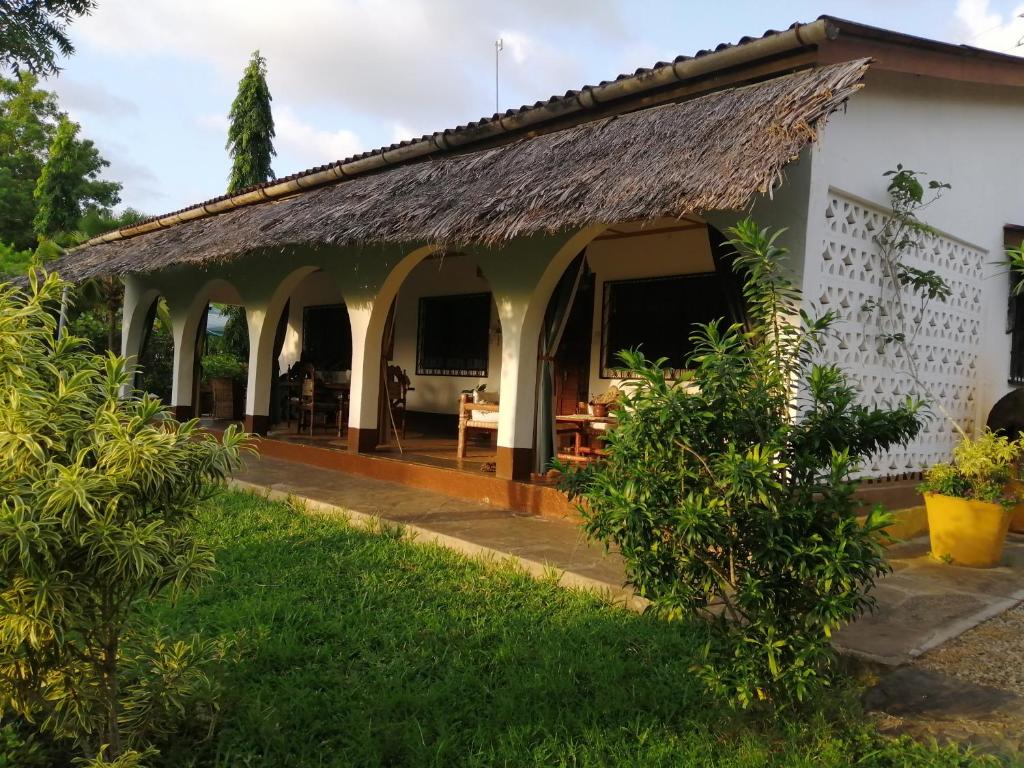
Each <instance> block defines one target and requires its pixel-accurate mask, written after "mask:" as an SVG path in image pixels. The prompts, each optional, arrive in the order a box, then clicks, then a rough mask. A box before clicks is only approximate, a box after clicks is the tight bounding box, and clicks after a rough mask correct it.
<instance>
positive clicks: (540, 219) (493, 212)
mask: <svg viewBox="0 0 1024 768" xmlns="http://www.w3.org/2000/svg"><path fill="white" fill-rule="evenodd" d="M867 65H868V62H867V61H866V60H857V61H851V62H846V63H843V64H834V65H830V66H824V67H818V68H815V69H810V70H807V71H803V72H798V73H796V74H791V75H787V76H784V77H778V78H774V79H772V80H768V81H765V82H762V83H758V84H755V85H750V86H746V87H743V88H734V89H730V90H724V91H719V92H716V93H711V94H708V95H706V96H702V97H700V98H697V99H693V100H692V101H686V102H683V103H680V104H666V105H663V106H658V107H652V108H649V109H645V110H642V111H638V112H632V113H629V114H625V115H619V116H616V117H608V118H603V119H600V120H594V121H591V122H587V123H583V124H581V125H578V126H574V127H571V128H567V129H564V130H561V131H558V132H555V133H550V134H546V135H542V136H536V137H533V138H524V139H520V140H518V141H516V142H513V143H510V144H506V145H503V146H499V147H496V148H493V149H488V150H482V151H477V152H472V153H467V154H463V155H453V156H447V157H444V158H441V159H437V160H432V161H426V162H420V163H413V164H409V165H405V166H398V167H394V168H391V169H388V170H386V171H382V172H379V173H375V174H372V175H367V176H362V177H357V178H355V179H352V180H350V181H344V182H340V183H338V184H334V185H332V186H327V187H320V188H318V189H313V190H310V191H308V192H304V193H301V194H297V195H295V196H293V197H289V198H286V199H282V200H279V201H275V202H267V203H261V204H257V205H252V206H249V207H245V208H239V209H236V210H233V211H230V212H227V213H223V214H220V215H217V216H213V217H210V218H206V219H199V220H195V221H190V222H185V223H182V224H177V225H175V226H172V227H169V228H167V229H164V230H159V231H156V232H150V233H147V234H142V235H137V236H135V237H132V238H130V239H126V240H121V241H115V242H111V243H105V244H100V245H94V246H89V247H85V248H81V249H79V250H77V251H75V252H73V253H70V254H68V255H67V256H66V257H65V258H64V259H62V262H61V263H60V265H59V266H58V267H57V268H58V269H59V270H60V271H61V272H62V273H63V274H64V275H65V276H66V277H69V278H71V279H76V280H80V279H84V278H88V277H94V276H98V275H110V274H126V273H132V272H136V273H141V272H151V271H156V270H160V269H163V268H166V267H168V266H171V265H173V264H181V263H191V264H200V263H207V262H215V261H224V260H229V259H232V258H235V257H237V256H239V255H242V254H244V253H247V252H251V251H253V250H258V249H264V248H280V247H285V246H293V245H308V246H314V247H316V246H321V245H332V244H339V245H340V244H351V243H397V242H423V243H437V244H441V245H449V246H457V245H462V244H466V243H471V242H478V243H480V242H482V243H486V244H496V243H499V242H501V241H503V240H508V239H510V238H514V237H519V236H523V235H529V234H532V233H537V232H542V231H549V232H550V231H558V230H566V229H575V228H580V227H583V226H587V225H590V224H594V223H611V222H620V221H634V220H644V219H653V218H657V217H660V216H682V215H684V214H686V213H693V212H700V211H707V210H723V209H739V208H742V207H743V206H745V205H746V204H747V203H748V202H749V200H750V199H751V197H753V196H754V195H755V194H757V193H764V192H766V191H767V190H768V189H769V188H770V187H771V185H772V183H773V182H774V181H775V180H776V179H777V178H778V175H779V173H780V171H781V169H782V168H783V166H784V165H785V164H786V163H788V162H790V161H791V160H792V159H794V158H795V157H796V156H797V154H798V153H799V152H800V150H801V149H802V148H803V147H804V146H805V145H807V144H808V143H809V142H811V141H813V140H814V139H815V137H816V136H817V132H818V131H819V130H820V129H821V127H822V126H823V125H824V122H825V120H826V119H827V118H828V116H829V114H831V112H833V111H834V110H835V109H836V108H837V107H838V106H840V105H841V104H842V103H843V101H845V100H846V99H847V98H848V97H849V96H850V95H851V94H853V93H854V92H855V91H856V90H858V89H859V88H860V81H861V78H862V77H863V74H864V71H865V69H866V67H867Z"/></svg>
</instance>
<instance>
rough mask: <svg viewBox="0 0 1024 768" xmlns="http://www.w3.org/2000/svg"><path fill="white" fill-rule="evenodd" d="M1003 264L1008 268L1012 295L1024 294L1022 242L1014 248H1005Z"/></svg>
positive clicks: (1023, 243)
mask: <svg viewBox="0 0 1024 768" xmlns="http://www.w3.org/2000/svg"><path fill="white" fill-rule="evenodd" d="M1003 263H1004V264H1005V265H1006V266H1007V267H1009V268H1010V275H1011V277H1012V286H1013V287H1012V292H1013V295H1014V296H1020V295H1021V294H1022V293H1024V242H1021V244H1020V245H1019V246H1017V247H1016V248H1007V249H1006V258H1005V260H1004V262H1003Z"/></svg>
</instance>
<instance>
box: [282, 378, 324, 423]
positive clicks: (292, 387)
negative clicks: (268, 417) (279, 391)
mask: <svg viewBox="0 0 1024 768" xmlns="http://www.w3.org/2000/svg"><path fill="white" fill-rule="evenodd" d="M314 378H316V369H315V368H314V367H313V364H312V363H295V364H293V365H292V366H291V367H290V368H288V373H287V374H286V382H287V389H286V393H287V397H286V398H285V400H284V408H285V419H286V421H287V422H288V430H289V431H291V428H292V419H295V420H296V421H298V420H299V418H300V410H299V402H300V401H301V400H302V382H303V381H305V380H306V379H314ZM298 431H300V427H296V432H298Z"/></svg>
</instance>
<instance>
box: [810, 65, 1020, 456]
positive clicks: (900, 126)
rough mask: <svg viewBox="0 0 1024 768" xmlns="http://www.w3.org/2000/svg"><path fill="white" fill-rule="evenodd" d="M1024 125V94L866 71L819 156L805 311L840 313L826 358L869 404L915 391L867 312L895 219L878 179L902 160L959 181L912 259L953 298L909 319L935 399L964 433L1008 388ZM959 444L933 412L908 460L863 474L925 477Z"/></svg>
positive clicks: (932, 212)
mask: <svg viewBox="0 0 1024 768" xmlns="http://www.w3.org/2000/svg"><path fill="white" fill-rule="evenodd" d="M1022 122H1024V96H1022V95H1021V94H1020V92H1019V91H1013V90H1011V89H999V88H991V87H981V86H966V85H962V84H956V83H950V82H945V81H937V80H931V79H928V78H912V77H904V76H895V75H870V74H869V77H868V80H867V84H866V87H865V88H864V90H862V91H861V92H860V93H858V94H857V95H856V96H854V97H853V98H852V99H851V100H850V102H849V105H848V108H847V110H846V111H845V113H840V114H836V115H834V116H833V117H832V119H831V121H830V123H829V126H828V128H827V129H826V131H825V133H824V136H823V138H822V140H821V142H820V143H819V144H818V145H817V146H816V147H815V148H814V149H813V150H812V153H813V160H812V166H813V168H812V176H811V186H810V199H809V209H808V210H809V216H808V224H807V235H806V242H807V248H806V250H807V263H806V268H805V269H804V272H803V288H804V296H805V302H806V303H807V305H808V307H812V306H814V307H816V308H818V309H833V310H836V311H837V312H838V313H839V315H840V322H839V324H838V326H837V330H838V338H836V339H834V340H833V341H831V342H830V344H829V346H828V348H827V350H826V352H825V357H826V359H828V360H830V361H834V362H838V363H840V364H841V365H842V366H843V367H844V368H845V369H846V370H847V371H849V372H851V373H852V374H853V375H854V376H855V377H856V379H857V380H858V383H859V385H860V387H861V390H862V397H863V399H864V400H865V401H866V402H870V403H883V402H886V401H890V402H891V401H893V400H895V399H898V398H901V397H903V396H904V395H906V394H908V393H911V392H913V391H914V389H915V387H914V386H913V384H912V381H911V380H910V378H909V377H908V376H907V375H905V374H904V373H902V371H904V370H905V367H904V365H903V364H902V362H901V361H900V360H899V358H898V357H896V356H895V351H896V350H895V347H894V346H893V345H890V346H889V347H888V348H887V349H885V350H883V351H881V352H880V351H879V349H878V343H877V335H876V333H877V332H876V331H875V327H876V326H875V323H874V322H873V320H872V317H871V315H870V314H869V313H865V312H862V311H861V307H862V305H863V301H864V299H866V298H870V297H873V296H877V295H878V289H879V286H880V285H881V283H880V280H881V278H880V275H879V271H880V270H879V268H880V262H879V257H878V255H877V247H876V246H875V245H874V242H873V240H872V238H873V236H874V233H875V232H877V231H878V230H879V228H880V227H881V226H882V224H883V223H884V217H885V215H886V211H887V210H888V196H887V193H886V186H887V179H886V178H885V177H884V176H883V173H884V172H885V171H887V170H889V169H892V168H895V167H896V165H897V164H898V163H902V164H903V165H904V167H907V168H912V169H915V170H918V171H923V172H926V173H927V174H928V176H927V177H926V181H927V180H928V179H936V180H939V181H944V182H948V183H950V184H951V185H952V189H951V190H948V191H946V192H944V194H943V196H942V198H941V199H940V200H939V201H938V202H936V203H935V204H934V205H931V206H929V207H928V208H927V209H925V210H924V211H923V212H922V214H921V216H922V218H923V219H924V220H925V221H926V222H927V223H928V224H930V225H932V226H933V227H935V228H936V230H938V234H937V235H936V236H935V237H931V238H929V239H928V241H927V247H926V248H925V249H924V251H923V253H921V254H920V255H919V256H916V257H913V258H912V259H911V261H912V262H913V264H914V265H915V266H919V267H921V268H923V269H934V270H935V271H936V272H937V273H938V274H940V275H941V276H943V277H944V278H945V279H946V280H947V281H948V282H949V284H950V285H951V287H952V289H953V295H952V296H951V297H950V298H949V299H948V300H947V301H946V302H933V303H932V304H931V305H930V306H929V307H928V309H927V311H926V312H925V314H924V316H923V317H921V318H919V319H918V318H914V319H913V320H912V322H914V326H915V328H919V329H920V331H919V334H918V336H917V338H916V339H915V351H916V358H917V360H918V362H919V364H920V366H921V370H922V377H923V379H924V380H925V383H926V384H927V387H928V390H929V391H930V393H931V395H932V397H933V398H934V400H936V401H937V402H938V403H939V404H940V405H941V409H942V410H945V411H947V412H948V413H949V414H950V415H951V416H952V417H953V418H955V419H956V420H957V421H958V422H960V423H961V425H962V426H963V427H964V428H965V429H967V430H968V431H970V430H974V429H977V428H978V427H979V425H983V424H984V423H985V419H986V416H987V414H988V411H989V409H990V408H991V407H992V405H993V404H994V403H995V402H996V400H998V399H999V397H1001V396H1002V395H1003V394H1005V393H1006V392H1007V391H1008V390H1009V385H1008V383H1007V376H1008V371H1009V336H1008V335H1007V333H1006V326H1005V317H1006V301H1007V295H1008V290H1009V277H1008V275H1007V274H1006V270H1005V268H1003V267H1000V266H999V265H997V264H995V263H994V262H997V261H999V260H1000V259H1001V258H1002V246H1003V227H1004V226H1005V225H1006V224H1008V223H1015V222H1019V221H1020V220H1021V219H1022V218H1024V187H1022V185H1021V184H1020V182H1019V173H1018V170H1019V169H1018V168H1017V165H1018V164H1017V163H1015V162H1013V160H1014V159H1015V158H1017V157H1019V141H1020V126H1021V125H1022ZM956 440H957V435H956V432H955V430H954V428H953V427H952V425H951V424H950V423H949V421H948V419H946V418H944V417H943V416H942V415H941V414H936V415H935V416H934V417H933V418H932V419H931V420H930V421H929V423H928V424H927V425H926V427H925V430H924V433H923V434H922V435H920V436H919V437H918V439H917V440H916V441H915V442H914V443H912V444H911V445H910V446H909V447H908V449H907V450H898V451H894V452H892V453H890V454H888V455H886V456H883V457H879V458H878V460H877V461H875V462H873V463H872V464H871V466H870V467H868V468H866V472H865V474H866V475H868V476H889V475H894V474H901V473H904V472H915V471H919V470H921V469H922V468H924V467H926V466H928V465H929V464H931V463H934V462H935V461H940V460H943V459H946V458H948V456H949V453H950V451H951V450H952V447H953V446H954V445H955V443H956Z"/></svg>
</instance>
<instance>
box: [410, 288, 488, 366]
mask: <svg viewBox="0 0 1024 768" xmlns="http://www.w3.org/2000/svg"><path fill="white" fill-rule="evenodd" d="M490 336H491V294H489V293H472V294H463V295H461V296H430V297H425V298H422V299H420V320H419V337H418V339H417V344H416V374H417V375H418V376H476V377H478V378H482V377H486V376H487V362H488V360H487V357H488V350H489V347H490Z"/></svg>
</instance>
